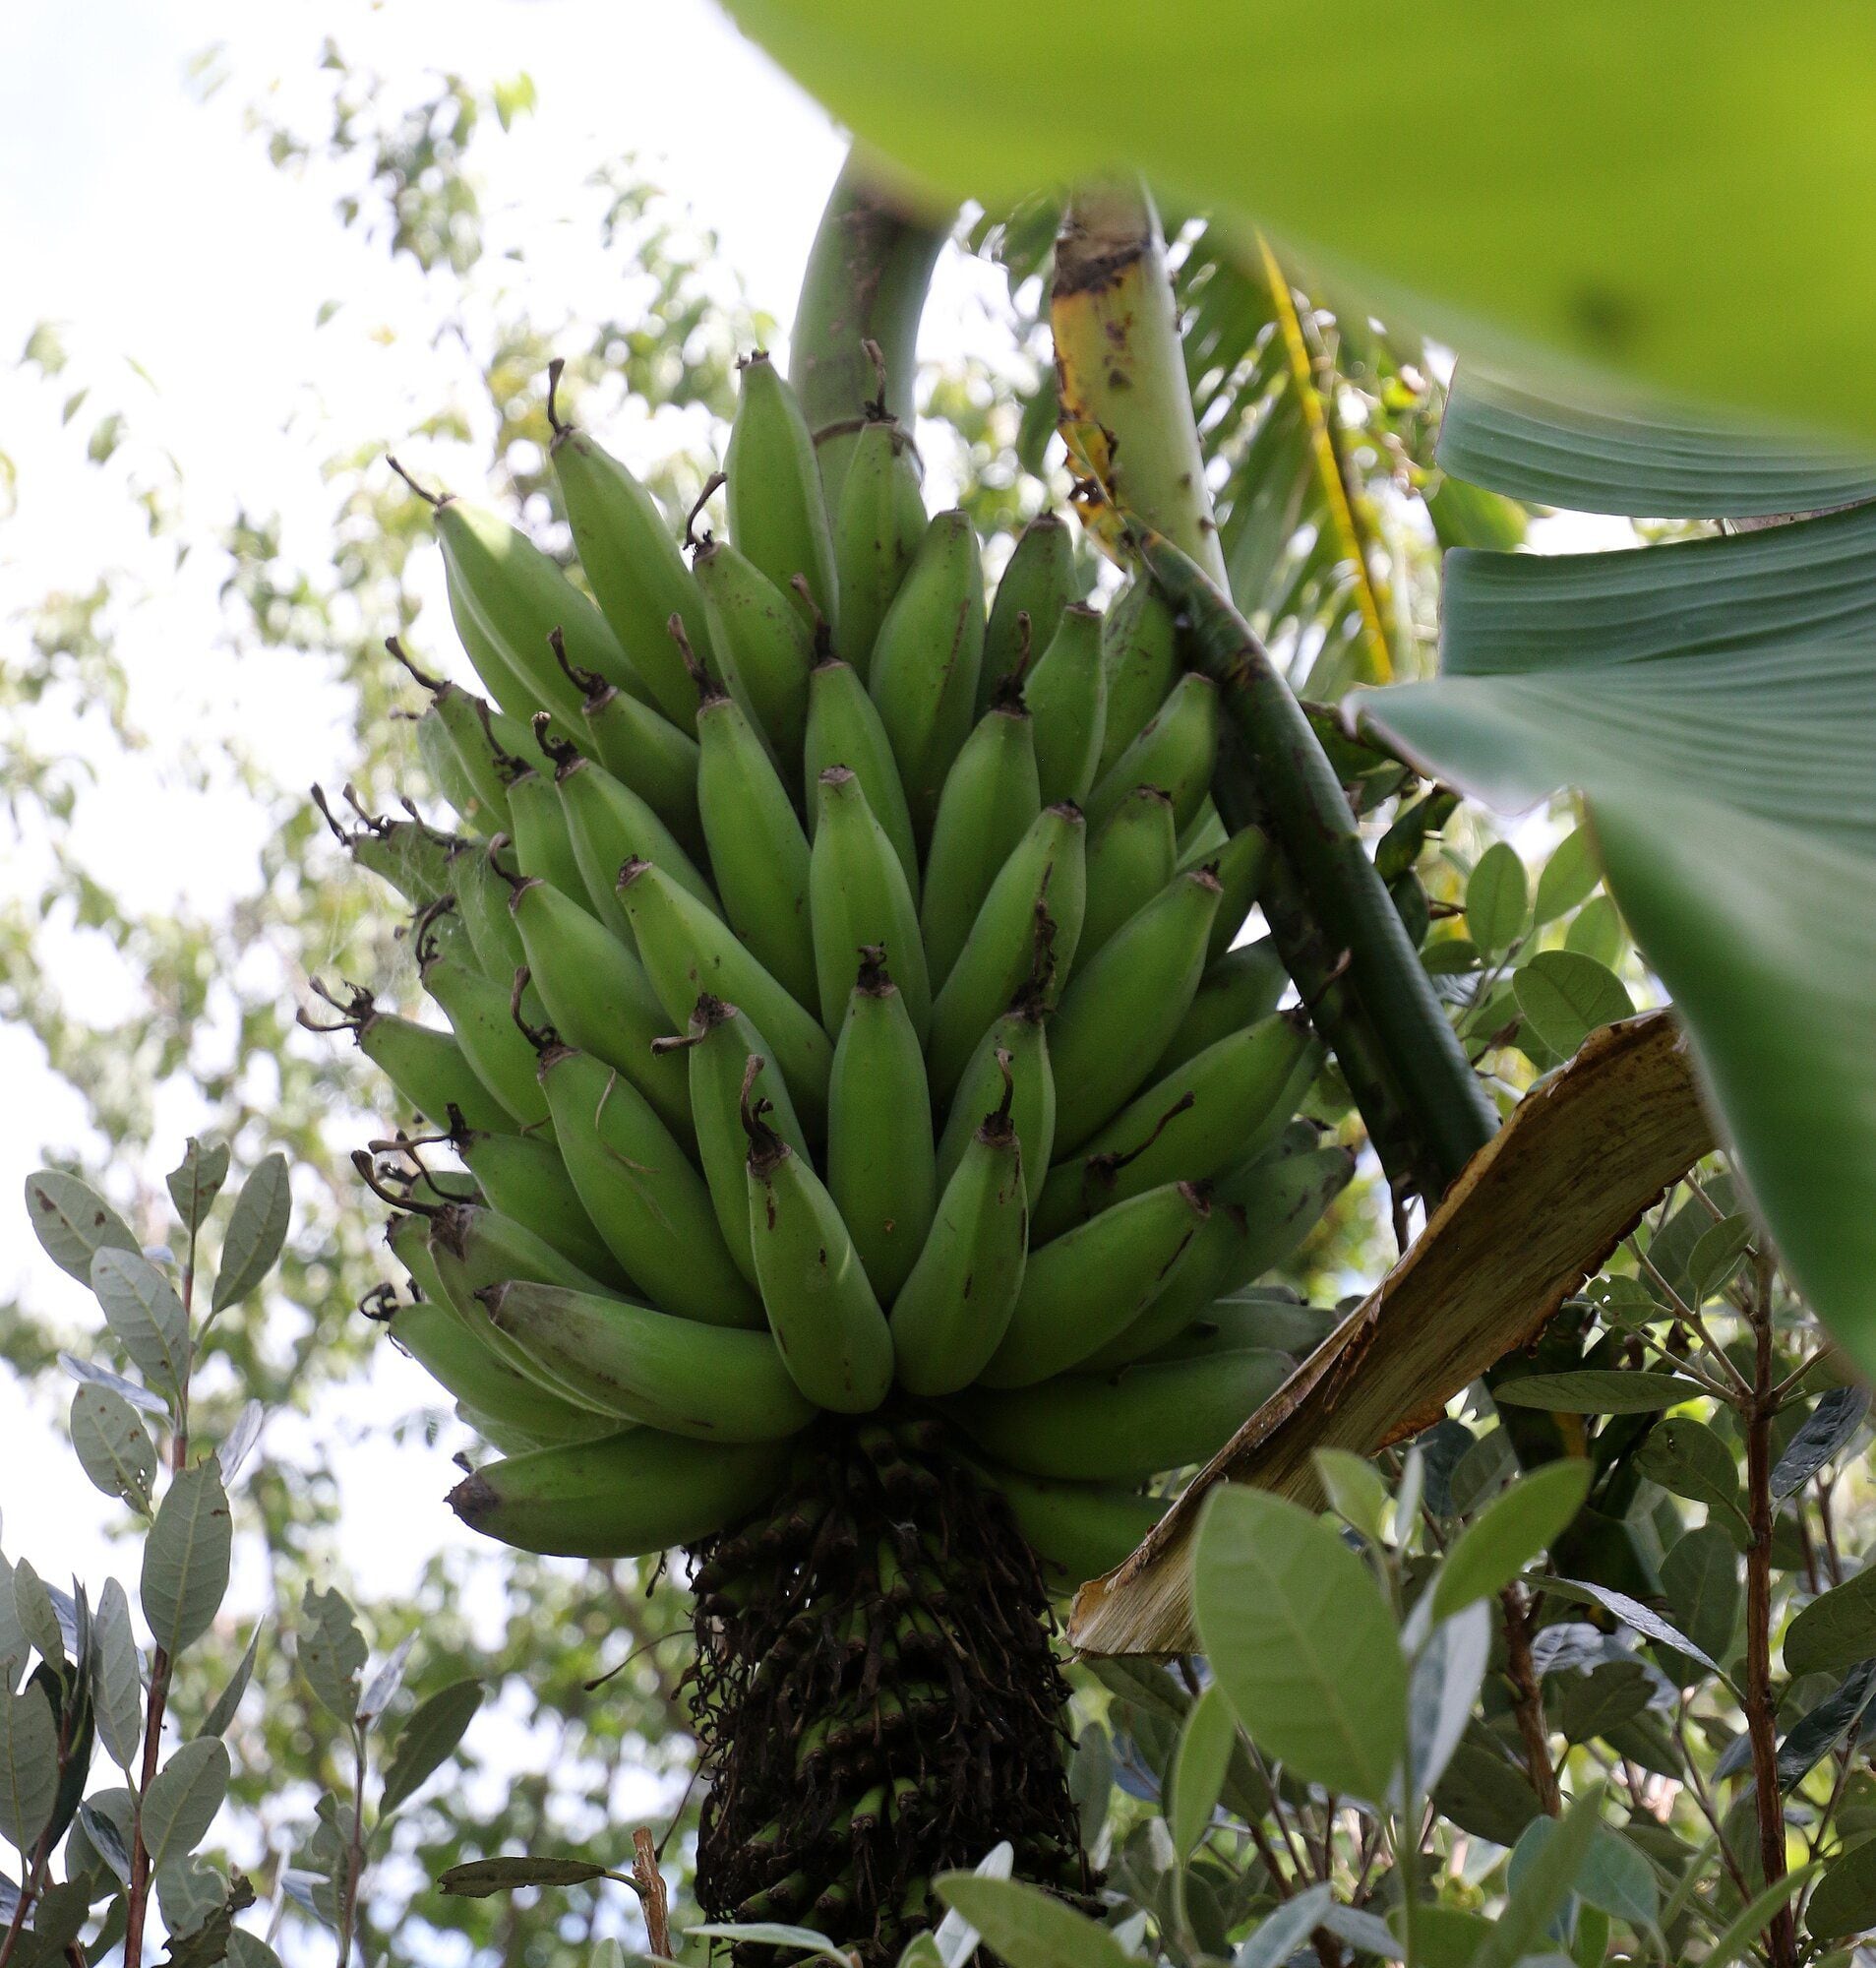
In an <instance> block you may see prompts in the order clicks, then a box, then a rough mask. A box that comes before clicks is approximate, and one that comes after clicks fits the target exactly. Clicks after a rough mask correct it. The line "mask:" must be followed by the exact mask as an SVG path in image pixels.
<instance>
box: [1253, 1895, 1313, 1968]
mask: <svg viewBox="0 0 1876 1968" xmlns="http://www.w3.org/2000/svg"><path fill="white" fill-rule="evenodd" d="M1330 1903H1331V1895H1330V1892H1329V1888H1328V1887H1327V1886H1323V1885H1315V1886H1309V1887H1307V1888H1305V1889H1304V1890H1303V1891H1302V1892H1300V1893H1299V1894H1297V1896H1296V1898H1295V1899H1289V1900H1285V1901H1284V1902H1283V1904H1282V1905H1281V1906H1279V1907H1278V1908H1277V1909H1276V1911H1275V1912H1274V1913H1271V1914H1267V1915H1266V1916H1265V1917H1264V1919H1263V1920H1261V1921H1260V1922H1259V1923H1258V1924H1257V1927H1256V1929H1255V1930H1254V1931H1253V1932H1252V1934H1251V1936H1250V1937H1249V1938H1248V1939H1247V1940H1246V1941H1244V1943H1243V1944H1242V1946H1241V1947H1240V1948H1239V1950H1238V1952H1237V1954H1236V1955H1235V1956H1233V1959H1232V1968H1282V1964H1283V1963H1284V1962H1286V1961H1288V1960H1289V1959H1290V1957H1291V1956H1292V1955H1293V1954H1295V1953H1296V1951H1297V1949H1298V1948H1299V1947H1301V1945H1302V1943H1303V1942H1304V1941H1305V1940H1307V1939H1308V1937H1309V1936H1310V1934H1311V1933H1312V1932H1313V1931H1314V1930H1315V1928H1316V1926H1317V1924H1318V1923H1319V1922H1320V1921H1321V1919H1322V1916H1323V1914H1324V1913H1326V1912H1327V1911H1328V1908H1329V1906H1330Z"/></svg>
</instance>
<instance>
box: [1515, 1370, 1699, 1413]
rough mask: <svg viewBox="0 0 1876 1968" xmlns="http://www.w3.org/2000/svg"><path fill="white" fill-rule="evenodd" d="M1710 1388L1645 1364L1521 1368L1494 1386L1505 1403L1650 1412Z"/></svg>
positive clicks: (1562, 1410) (1558, 1410)
mask: <svg viewBox="0 0 1876 1968" xmlns="http://www.w3.org/2000/svg"><path fill="white" fill-rule="evenodd" d="M1705 1392H1706V1389H1705V1388H1704V1387H1703V1386H1702V1385H1701V1384H1700V1383H1699V1382H1698V1381H1684V1380H1682V1379H1681V1377H1680V1376H1679V1375H1678V1374H1655V1373H1650V1372H1648V1371H1647V1370H1646V1369H1627V1368H1619V1367H1575V1368H1571V1369H1569V1370H1568V1371H1567V1372H1564V1373H1561V1374H1520V1375H1519V1376H1518V1378H1517V1379H1516V1380H1512V1381H1505V1382H1502V1383H1501V1384H1499V1385H1497V1386H1495V1387H1493V1388H1492V1390H1491V1397H1492V1399H1493V1400H1494V1401H1496V1402H1497V1403H1498V1405H1499V1406H1500V1407H1514V1408H1548V1409H1549V1410H1551V1412H1552V1413H1556V1414H1651V1413H1653V1412H1655V1411H1656V1410H1658V1409H1661V1408H1671V1407H1675V1406H1677V1405H1678V1404H1679V1403H1680V1402H1682V1401H1685V1400H1692V1399H1694V1398H1696V1397H1698V1396H1699V1395H1701V1394H1704V1393H1705Z"/></svg>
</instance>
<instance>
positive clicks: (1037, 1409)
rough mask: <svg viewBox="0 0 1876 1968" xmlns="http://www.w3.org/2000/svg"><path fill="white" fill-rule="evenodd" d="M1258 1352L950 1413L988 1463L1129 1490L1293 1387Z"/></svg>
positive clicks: (1201, 1457) (963, 1401)
mask: <svg viewBox="0 0 1876 1968" xmlns="http://www.w3.org/2000/svg"><path fill="white" fill-rule="evenodd" d="M1290 1374H1291V1364H1290V1356H1289V1355H1288V1354H1286V1353H1273V1352H1269V1351H1267V1350H1264V1349H1261V1348H1249V1349H1246V1350H1245V1351H1243V1352H1239V1353H1213V1354H1209V1355H1207V1356H1206V1357H1204V1358H1203V1359H1197V1360H1168V1361H1155V1362H1153V1363H1151V1364H1147V1363H1142V1364H1140V1365H1138V1366H1133V1367H1127V1368H1124V1369H1122V1370H1121V1371H1120V1373H1118V1374H1064V1375H1060V1376H1059V1377H1058V1378H1057V1379H1056V1380H1053V1381H1045V1382H1043V1383H1042V1384H1040V1385H1039V1386H1033V1387H1021V1388H1017V1389H1013V1390H1011V1391H1008V1392H1002V1393H997V1392H991V1391H989V1390H983V1391H980V1390H978V1389H975V1388H973V1389H971V1390H969V1391H968V1392H966V1393H964V1394H962V1395H960V1396H958V1397H957V1398H956V1399H955V1400H954V1401H953V1402H952V1404H951V1406H952V1411H953V1413H954V1414H955V1416H956V1419H957V1420H958V1422H959V1423H960V1425H961V1426H962V1427H963V1428H964V1430H965V1432H966V1433H967V1434H969V1435H970V1436H971V1437H972V1439H973V1440H974V1441H975V1442H976V1443H977V1445H978V1446H979V1447H980V1448H981V1449H982V1450H983V1451H984V1453H985V1454H987V1455H989V1456H992V1457H993V1458H995V1460H997V1461H998V1462H1000V1463H1003V1464H1005V1465H1006V1466H1007V1467H1009V1468H1011V1469H1014V1470H1017V1471H1018V1472H1020V1473H1021V1474H1024V1475H1028V1476H1043V1477H1050V1478H1053V1479H1055V1480H1056V1481H1059V1482H1070V1483H1129V1482H1138V1481H1140V1480H1141V1479H1142V1478H1144V1477H1147V1476H1151V1475H1154V1474H1155V1473H1157V1472H1158V1471H1160V1470H1163V1469H1178V1468H1182V1467H1185V1466H1186V1465H1188V1464H1190V1463H1194V1462H1203V1461H1205V1460H1206V1459H1207V1458H1208V1457H1210V1456H1211V1455H1213V1454H1215V1453H1216V1452H1217V1451H1218V1449H1220V1448H1221V1447H1223V1445H1225V1443H1226V1442H1227V1441H1229V1440H1230V1438H1231V1436H1232V1435H1233V1433H1234V1432H1235V1431H1236V1430H1237V1428H1238V1427H1239V1425H1240V1424H1241V1422H1243V1421H1246V1420H1247V1419H1248V1418H1249V1417H1250V1416H1251V1415H1252V1414H1254V1413H1255V1412H1256V1410H1257V1409H1258V1408H1259V1407H1260V1406H1261V1405H1262V1404H1263V1402H1264V1401H1266V1400H1267V1399H1268V1398H1269V1397H1270V1396H1271V1395H1272V1394H1273V1393H1275V1392H1276V1390H1277V1389H1278V1388H1279V1387H1280V1386H1282V1385H1283V1384H1284V1382H1285V1381H1287V1380H1288V1379H1289V1378H1290Z"/></svg>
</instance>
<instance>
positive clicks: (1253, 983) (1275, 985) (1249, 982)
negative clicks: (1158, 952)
mask: <svg viewBox="0 0 1876 1968" xmlns="http://www.w3.org/2000/svg"><path fill="white" fill-rule="evenodd" d="M1217 930H1218V919H1217V918H1214V919H1213V922H1212V931H1213V941H1216V940H1217ZM1289 986H1290V979H1289V976H1288V975H1287V974H1286V972H1285V970H1284V967H1283V961H1282V959H1281V958H1280V957H1279V956H1278V954H1277V949H1276V945H1275V944H1274V943H1272V941H1271V940H1270V938H1269V937H1267V936H1266V937H1260V938H1259V939H1258V940H1257V941H1256V942H1255V943H1243V944H1240V945H1239V946H1238V948H1237V949H1236V950H1231V951H1227V952H1226V953H1225V954H1224V955H1223V956H1215V957H1213V958H1212V960H1211V962H1210V963H1209V964H1208V965H1207V966H1206V970H1205V975H1204V976H1203V978H1201V979H1200V981H1199V986H1198V991H1197V994H1196V995H1195V996H1194V997H1193V999H1192V1004H1191V1009H1190V1010H1189V1011H1188V1012H1187V1013H1186V1014H1185V1015H1184V1017H1182V1018H1181V1019H1180V1022H1179V1029H1178V1030H1177V1031H1175V1032H1174V1034H1173V1036H1172V1038H1171V1039H1169V1040H1168V1041H1167V1046H1166V1050H1165V1051H1164V1052H1163V1053H1162V1054H1161V1055H1160V1058H1159V1063H1158V1065H1157V1066H1156V1067H1155V1069H1154V1070H1155V1072H1158V1073H1171V1072H1172V1071H1173V1069H1174V1068H1175V1067H1176V1066H1183V1065H1184V1063H1185V1062H1186V1061H1187V1060H1188V1059H1192V1058H1194V1057H1195V1056H1196V1055H1197V1054H1199V1053H1201V1052H1203V1051H1204V1050H1205V1048H1206V1047H1207V1046H1208V1045H1214V1044H1216V1043H1217V1041H1218V1040H1220V1039H1222V1038H1224V1037H1226V1036H1227V1034H1229V1033H1231V1032H1235V1031H1238V1030H1240V1029H1241V1027H1242V1026H1244V1025H1254V1024H1255V1023H1256V1022H1257V1020H1258V1019H1259V1018H1267V1017H1268V1016H1269V1015H1270V1014H1271V1013H1272V1012H1274V1011H1275V1010H1276V1009H1277V1001H1278V999H1280V998H1281V997H1282V996H1283V994H1284V992H1285V991H1286V990H1288V989H1289Z"/></svg>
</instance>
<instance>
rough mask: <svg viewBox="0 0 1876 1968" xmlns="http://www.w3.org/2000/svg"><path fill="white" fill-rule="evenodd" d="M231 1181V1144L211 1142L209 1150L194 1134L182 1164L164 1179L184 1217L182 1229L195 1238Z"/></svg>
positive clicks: (177, 1212) (170, 1195)
mask: <svg viewBox="0 0 1876 1968" xmlns="http://www.w3.org/2000/svg"><path fill="white" fill-rule="evenodd" d="M227 1179H228V1144H227V1142H225V1141H211V1142H210V1143H209V1145H208V1146H207V1147H206V1148H205V1147H204V1146H203V1144H202V1143H201V1142H200V1141H199V1140H197V1138H195V1136H193V1135H191V1136H190V1138H189V1145H188V1147H187V1148H186V1149H185V1150H184V1151H183V1157H182V1161H181V1163H180V1165H179V1166H177V1167H176V1168H173V1169H171V1170H170V1172H169V1174H168V1175H166V1176H165V1177H164V1178H163V1180H164V1181H165V1182H166V1183H167V1184H168V1185H169V1197H170V1200H171V1201H172V1202H174V1203H175V1205H176V1214H177V1215H178V1216H180V1217H181V1218H182V1227H183V1229H184V1230H185V1231H186V1232H188V1233H189V1234H190V1235H191V1236H193V1235H194V1234H195V1233H196V1231H197V1230H199V1229H200V1228H201V1227H202V1221H203V1218H204V1217H206V1216H207V1215H208V1213H209V1212H210V1210H211V1209H212V1208H213V1207H214V1200H215V1198H216V1197H217V1196H219V1195H220V1194H221V1185H222V1184H223V1183H224V1182H226V1181H227Z"/></svg>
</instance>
